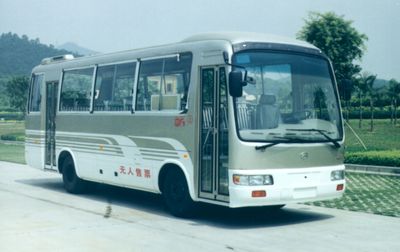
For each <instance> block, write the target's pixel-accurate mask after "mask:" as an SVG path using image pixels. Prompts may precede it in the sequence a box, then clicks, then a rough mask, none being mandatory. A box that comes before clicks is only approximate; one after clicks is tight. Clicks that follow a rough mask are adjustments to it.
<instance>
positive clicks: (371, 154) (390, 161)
mask: <svg viewBox="0 0 400 252" xmlns="http://www.w3.org/2000/svg"><path fill="white" fill-rule="evenodd" d="M345 163H348V164H364V165H380V166H396V167H400V151H399V150H391V151H364V152H351V153H346V155H345Z"/></svg>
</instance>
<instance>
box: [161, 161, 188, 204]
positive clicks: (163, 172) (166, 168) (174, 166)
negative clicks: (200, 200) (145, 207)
mask: <svg viewBox="0 0 400 252" xmlns="http://www.w3.org/2000/svg"><path fill="white" fill-rule="evenodd" d="M171 170H175V171H176V172H181V173H182V174H183V175H184V176H185V179H186V184H187V186H188V189H189V194H190V197H191V198H192V200H196V194H195V190H194V183H189V182H191V181H193V180H191V179H190V178H191V177H190V176H189V174H188V172H187V170H186V169H183V168H182V165H181V164H177V163H175V162H168V163H165V164H164V165H163V166H162V167H161V168H160V171H159V173H158V189H159V190H160V192H161V193H162V190H163V185H164V181H165V177H166V175H167V173H168V172H169V171H171Z"/></svg>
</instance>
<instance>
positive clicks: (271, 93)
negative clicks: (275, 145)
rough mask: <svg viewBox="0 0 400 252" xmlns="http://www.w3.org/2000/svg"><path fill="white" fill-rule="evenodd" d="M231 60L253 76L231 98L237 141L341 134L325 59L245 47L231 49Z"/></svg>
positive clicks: (338, 136)
mask: <svg viewBox="0 0 400 252" xmlns="http://www.w3.org/2000/svg"><path fill="white" fill-rule="evenodd" d="M233 62H234V64H236V65H239V66H243V67H245V68H246V70H247V71H248V75H247V76H248V79H249V78H252V79H253V81H251V83H248V84H247V85H246V86H244V87H243V95H242V97H239V98H236V99H235V103H234V104H235V119H236V123H237V124H236V125H237V129H238V134H239V137H240V139H241V140H243V141H257V142H290V143H293V142H299V143H300V142H328V141H337V140H341V139H342V137H343V132H342V125H341V124H342V122H341V116H340V109H339V104H338V97H337V93H336V87H335V84H334V80H333V78H332V74H331V72H330V64H329V62H328V61H327V60H326V59H324V58H322V57H317V56H313V55H304V54H290V53H282V52H279V53H278V52H266V51H246V52H239V53H237V54H235V55H234V57H233ZM240 70H242V69H240Z"/></svg>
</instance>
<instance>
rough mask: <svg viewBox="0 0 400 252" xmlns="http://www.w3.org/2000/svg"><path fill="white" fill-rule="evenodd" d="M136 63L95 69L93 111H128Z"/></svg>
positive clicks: (130, 107)
mask: <svg viewBox="0 0 400 252" xmlns="http://www.w3.org/2000/svg"><path fill="white" fill-rule="evenodd" d="M135 69H136V63H125V64H117V65H107V66H100V67H98V68H97V74H96V83H95V97H94V106H93V107H94V110H95V111H130V110H131V109H132V88H133V83H134V79H135Z"/></svg>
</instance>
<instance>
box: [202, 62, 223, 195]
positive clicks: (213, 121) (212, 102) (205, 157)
mask: <svg viewBox="0 0 400 252" xmlns="http://www.w3.org/2000/svg"><path fill="white" fill-rule="evenodd" d="M200 88H201V95H200V96H201V104H200V105H201V106H200V110H201V115H202V116H200V127H199V129H200V143H199V145H200V158H199V167H200V169H199V176H198V178H199V183H198V184H199V197H201V198H207V199H212V200H219V201H229V191H228V111H227V108H228V94H227V83H226V71H225V67H207V68H202V69H201V87H200Z"/></svg>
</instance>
